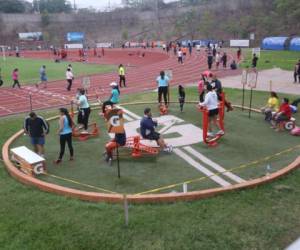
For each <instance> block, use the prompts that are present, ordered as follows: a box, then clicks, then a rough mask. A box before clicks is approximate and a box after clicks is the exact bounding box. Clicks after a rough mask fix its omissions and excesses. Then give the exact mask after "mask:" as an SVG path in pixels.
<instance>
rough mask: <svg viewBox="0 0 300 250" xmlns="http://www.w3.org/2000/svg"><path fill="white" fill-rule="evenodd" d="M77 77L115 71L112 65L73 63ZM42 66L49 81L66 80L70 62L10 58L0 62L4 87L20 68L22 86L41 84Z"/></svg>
mask: <svg viewBox="0 0 300 250" xmlns="http://www.w3.org/2000/svg"><path fill="white" fill-rule="evenodd" d="M71 64H72V66H73V71H74V74H75V77H76V76H83V75H91V74H101V73H107V72H112V71H113V70H115V68H114V66H111V65H97V64H84V63H77V62H73V63H71ZM42 65H45V66H46V72H47V76H48V80H49V81H54V80H61V79H65V71H66V68H67V66H68V65H69V62H61V63H55V62H53V61H49V60H39V59H25V58H15V57H8V58H7V59H6V61H3V60H2V59H1V60H0V68H1V75H2V79H3V81H4V86H10V85H11V84H12V80H11V73H12V71H13V69H15V68H18V69H19V72H20V73H19V74H20V83H21V84H35V83H37V82H39V80H40V76H39V70H40V67H41V66H42Z"/></svg>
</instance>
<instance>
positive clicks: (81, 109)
mask: <svg viewBox="0 0 300 250" xmlns="http://www.w3.org/2000/svg"><path fill="white" fill-rule="evenodd" d="M76 104H77V105H78V123H79V124H82V125H83V127H84V131H83V133H86V132H87V129H88V124H89V117H90V113H91V108H90V105H89V102H88V99H87V97H86V95H85V90H84V89H78V99H77V100H76ZM80 128H82V127H80Z"/></svg>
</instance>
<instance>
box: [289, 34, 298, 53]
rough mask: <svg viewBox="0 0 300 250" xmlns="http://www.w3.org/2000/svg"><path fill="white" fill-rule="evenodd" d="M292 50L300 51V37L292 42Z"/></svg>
mask: <svg viewBox="0 0 300 250" xmlns="http://www.w3.org/2000/svg"><path fill="white" fill-rule="evenodd" d="M290 50H292V51H300V37H295V38H293V39H292V40H291V43H290Z"/></svg>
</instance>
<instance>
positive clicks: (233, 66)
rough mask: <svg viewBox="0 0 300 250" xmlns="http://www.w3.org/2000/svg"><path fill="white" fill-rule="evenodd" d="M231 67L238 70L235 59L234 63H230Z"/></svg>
mask: <svg viewBox="0 0 300 250" xmlns="http://www.w3.org/2000/svg"><path fill="white" fill-rule="evenodd" d="M230 68H231V69H232V70H236V69H237V64H236V62H235V60H233V61H232V63H231V64H230Z"/></svg>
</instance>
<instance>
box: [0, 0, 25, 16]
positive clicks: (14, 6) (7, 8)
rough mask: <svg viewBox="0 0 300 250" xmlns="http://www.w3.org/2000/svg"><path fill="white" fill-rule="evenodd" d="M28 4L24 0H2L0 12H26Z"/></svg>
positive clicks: (0, 1) (0, 0)
mask: <svg viewBox="0 0 300 250" xmlns="http://www.w3.org/2000/svg"><path fill="white" fill-rule="evenodd" d="M25 10H26V5H25V2H24V1H23V0H10V1H7V0H0V12H3V13H24V12H25Z"/></svg>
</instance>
